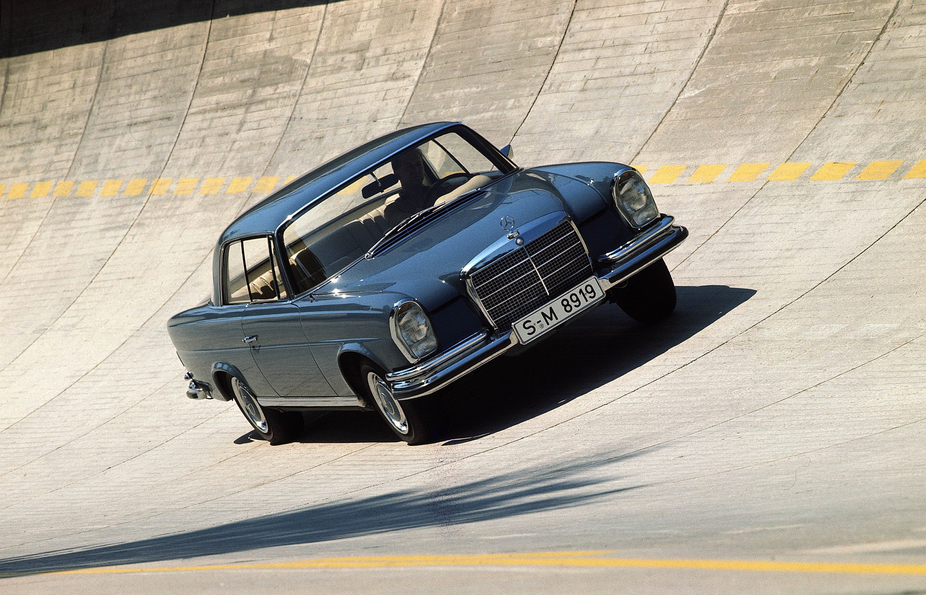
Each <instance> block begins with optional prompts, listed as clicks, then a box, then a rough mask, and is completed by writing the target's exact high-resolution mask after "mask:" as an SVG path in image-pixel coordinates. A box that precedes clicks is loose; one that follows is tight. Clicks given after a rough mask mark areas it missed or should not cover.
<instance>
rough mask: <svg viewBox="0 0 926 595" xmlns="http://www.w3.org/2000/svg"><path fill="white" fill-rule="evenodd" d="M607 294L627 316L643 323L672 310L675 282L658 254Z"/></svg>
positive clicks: (663, 316)
mask: <svg viewBox="0 0 926 595" xmlns="http://www.w3.org/2000/svg"><path fill="white" fill-rule="evenodd" d="M610 297H611V300H612V301H613V302H615V303H616V304H617V305H618V306H620V307H621V310H623V311H624V312H625V313H626V314H627V315H628V316H630V317H631V318H633V319H634V320H636V321H637V322H642V323H645V324H652V323H654V322H659V321H660V320H662V319H663V318H665V317H667V316H668V315H669V314H671V313H672V311H673V310H675V301H676V296H675V283H674V282H673V281H672V274H671V273H669V267H667V266H666V263H665V261H664V260H662V259H661V258H660V259H659V260H657V261H656V262H654V263H653V264H651V265H649V266H648V267H646V268H645V269H643V270H642V271H640V272H639V273H637V274H636V275H634V276H633V277H631V278H630V279H628V280H627V284H626V285H625V286H623V287H617V288H615V289H612V290H611V292H610Z"/></svg>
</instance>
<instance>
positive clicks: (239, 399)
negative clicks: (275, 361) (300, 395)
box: [231, 377, 303, 445]
mask: <svg viewBox="0 0 926 595" xmlns="http://www.w3.org/2000/svg"><path fill="white" fill-rule="evenodd" d="M231 388H232V395H233V396H234V397H235V404H236V405H238V409H240V410H241V413H242V414H243V415H244V417H245V419H247V420H248V422H249V423H250V424H251V427H252V428H254V431H255V432H257V434H258V435H259V436H260V437H261V438H263V439H264V440H269V441H270V444H273V445H276V444H285V443H287V442H290V441H292V440H293V439H294V438H296V437H297V436H299V433H300V432H302V424H303V420H302V414H301V413H299V412H298V411H277V410H276V409H264V408H263V407H261V405H260V403H258V402H257V397H255V396H254V393H253V392H252V391H251V388H250V387H249V386H248V385H247V384H245V383H244V381H242V380H239V379H238V378H236V377H232V380H231Z"/></svg>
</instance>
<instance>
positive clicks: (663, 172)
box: [0, 159, 926, 199]
mask: <svg viewBox="0 0 926 595" xmlns="http://www.w3.org/2000/svg"><path fill="white" fill-rule="evenodd" d="M903 164H904V160H902V159H894V160H881V161H871V162H854V161H852V162H848V161H831V162H828V163H824V164H822V165H820V166H819V167H818V168H817V169H816V170H815V171H814V173H813V175H811V176H810V177H809V179H810V180H811V181H827V180H828V181H834V180H842V179H844V178H845V177H846V176H847V175H848V174H849V172H850V171H852V170H853V169H854V168H855V166H856V165H859V166H864V167H863V168H862V171H861V172H860V173H859V174H858V175H857V176H856V177H855V178H853V179H854V180H863V181H864V180H886V179H888V178H890V177H891V176H893V175H894V174H895V173H896V172H897V171H898V170H899V169H900V168H901V167H902V166H903ZM812 166H814V164H813V163H811V162H800V163H797V162H787V163H781V164H778V165H777V167H775V168H774V170H773V171H772V172H771V173H770V174H769V175H768V178H767V179H768V180H769V181H773V182H793V181H796V180H799V179H801V178H802V176H803V175H804V174H805V172H806V171H807V170H808V169H809V168H811V167H812ZM687 167H689V166H687V165H661V166H658V167H656V166H653V167H650V166H647V165H634V166H633V168H634V169H636V170H637V171H638V172H640V173H645V172H647V171H650V172H651V177H650V179H649V180H648V181H649V183H650V184H672V183H675V182H679V181H681V180H680V177H681V176H682V174H683V173H684V172H685V170H686V169H687ZM692 167H694V172H693V173H692V174H691V176H690V177H689V178H688V179H687V180H686V181H687V183H689V184H711V183H714V182H716V181H718V180H719V179H720V176H721V175H722V174H723V173H724V172H725V171H727V170H728V169H729V168H731V167H732V168H735V169H733V173H731V174H730V176H729V178H727V181H728V182H751V181H755V180H757V179H759V178H760V176H761V175H762V174H763V173H765V172H766V171H767V170H768V169H769V167H771V163H769V162H761V163H759V162H756V163H741V164H739V165H729V164H723V163H708V164H701V165H695V166H692ZM653 169H655V172H653V171H652V170H653ZM924 178H926V159H921V160H919V161H917V162H916V163H915V164H914V165H913V166H912V167H911V168H910V169H909V170H908V171H907V172H906V173H905V174H904V175H903V179H904V180H908V179H924ZM228 179H229V178H225V177H210V178H203V179H202V186H201V187H200V188H199V194H203V195H210V194H218V193H219V192H221V191H222V187H223V185H224V184H225V182H226V180H228ZM281 179H283V180H284V181H283V183H284V184H289V183H291V182H293V181H294V180H296V179H298V176H288V177H286V178H281V177H279V176H264V177H261V178H259V179H258V180H257V181H256V183H255V179H254V178H252V177H247V176H246V177H236V178H231V181H230V182H229V183H228V187H227V188H226V189H225V194H237V193H240V192H246V191H247V190H248V189H249V188H250V189H251V191H252V192H255V193H270V192H273V190H274V189H276V187H277V186H278V185H279V183H280V181H281ZM805 179H807V178H805ZM148 182H149V180H148V179H147V178H135V179H132V180H130V181H129V182H128V184H125V183H124V182H123V181H122V180H103V181H102V187H100V181H99V180H83V181H80V182H74V181H70V180H62V181H57V182H55V181H40V182H17V183H12V184H6V183H4V184H0V196H3V194H4V192H6V198H7V199H20V198H24V197H26V196H28V197H29V198H44V197H46V196H48V195H49V193H52V194H53V196H55V197H66V196H70V195H71V194H72V193H73V195H74V196H75V197H90V196H93V195H94V193H96V192H97V189H98V188H99V195H100V196H106V197H108V196H119V195H122V196H138V195H140V194H141V193H142V192H144V190H145V188H146V187H147V186H148ZM199 183H200V178H194V177H188V178H180V179H178V180H177V181H176V184H174V179H173V178H156V179H154V180H151V187H150V194H151V195H153V196H160V195H163V194H168V193H170V192H171V187H172V186H173V192H172V193H173V194H174V195H180V196H184V195H190V194H193V193H194V192H195V191H196V188H197V185H198V184H199ZM75 187H76V188H75ZM30 188H31V192H30ZM52 189H54V191H53V192H52Z"/></svg>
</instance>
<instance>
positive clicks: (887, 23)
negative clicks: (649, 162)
mask: <svg viewBox="0 0 926 595" xmlns="http://www.w3.org/2000/svg"><path fill="white" fill-rule="evenodd" d="M899 7H900V0H897V1H896V2H895V4H894V8H893V10H891V14H890V15H889V16H888V17H887V19H886V20H885V21H884V26H883V27H881V31H880V32H879V33H878V36H877V37H876V38H875V39H874V41H872V42H871V45H870V46H868V51H867V52H865V56H864V57H863V58H862V59H861V60H859V62H858V64H856V66H855V68H853V69H852V74H850V75H849V77H848V78H847V79H846V82H845V84H844V85H843V86H842V88H840V89H839V92H838V93H836V96H835V97H834V98H833V101H832V102H831V103H830V105H829V107H827V108H826V109H825V110H824V111H823V113H822V114H821V115H820V118H819V119H818V120H817V122H816V123H815V124H814V125H813V126H811V127H810V130H808V131H807V134H806V135H804V138H803V139H801V141H800V142H799V143H797V145H796V146H795V147H794V150H793V151H791V152H790V153H789V154H788V156H787V157H786V158H785V159H784V163H787V162H788V161H790V160H791V158H792V157H794V155H795V154H797V152H798V151H800V149H801V147H802V146H803V145H804V143H805V142H807V139H809V138H810V135H812V134H813V133H814V131H815V130H816V129H817V127H818V126H819V125H820V124H821V123H822V122H823V120H824V119H825V118H826V116H827V115H828V114H829V113H830V112H831V111H832V110H833V108H834V107H835V106H836V103H837V102H838V101H839V99H840V98H841V97H842V94H843V92H844V91H845V90H846V89H847V88H848V87H849V85H850V84H852V79H854V78H855V75H856V74H857V73H858V71H859V68H861V67H862V65H863V64H865V61H866V60H868V56H870V55H871V52H872V50H874V48H875V46H876V45H877V44H878V42H879V41H881V37H883V36H884V33H885V32H886V31H887V29H888V27H889V26H890V24H891V23H892V22H894V18H895V16H896V15H897V9H898V8H899ZM724 8H726V7H724ZM641 150H642V149H641ZM637 154H638V155H639V153H637ZM635 158H636V157H635ZM770 181H771V180H768V179H766V180H765V181H764V182H762V185H761V186H759V188H758V189H756V191H755V192H754V193H753V195H752V196H750V197H749V199H747V200H746V202H744V203H743V204H742V205H740V206H739V208H738V209H736V210H735V211H733V213H732V214H731V215H730V216H729V217H728V218H727V220H726V221H724V222H723V224H722V225H721V226H720V227H718V228H717V229H715V230H714V232H713V233H711V234H710V235H709V236H708V237H707V238H705V239H704V241H703V242H701V243H700V244H698V245H697V246H696V247H695V249H694V250H692V251H691V252H689V253H688V254H687V255H685V257H684V258H683V259H682V260H681V261H679V263H678V264H677V265H675V267H673V270H675V268H678V267H679V266H681V265H682V264H683V263H684V262H685V261H686V260H688V259H689V258H691V257H692V256H694V254H695V253H696V252H697V251H698V250H700V249H701V248H702V247H703V246H705V245H706V244H707V243H708V242H710V241H711V240H712V239H713V238H714V236H716V235H717V234H718V233H720V231H721V230H723V229H724V228H726V227H727V225H728V224H729V223H730V222H731V221H732V220H733V219H735V218H736V216H737V215H738V214H739V213H740V211H742V210H743V209H744V208H745V207H746V205H748V204H750V203H751V202H752V201H753V200H754V199H755V198H756V197H757V196H758V195H759V194H760V193H761V192H762V190H764V189H765V187H766V186H767V185H768V183H769V182H770ZM866 250H867V248H866Z"/></svg>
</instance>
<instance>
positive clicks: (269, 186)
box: [254, 176, 280, 192]
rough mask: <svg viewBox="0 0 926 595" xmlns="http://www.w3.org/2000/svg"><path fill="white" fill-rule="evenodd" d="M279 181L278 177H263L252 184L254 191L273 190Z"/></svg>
mask: <svg viewBox="0 0 926 595" xmlns="http://www.w3.org/2000/svg"><path fill="white" fill-rule="evenodd" d="M279 181H280V178H279V177H272V176H271V177H267V176H265V177H263V178H261V179H260V180H259V181H258V182H257V185H256V186H254V192H273V188H274V187H275V186H276V185H277V182H279Z"/></svg>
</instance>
